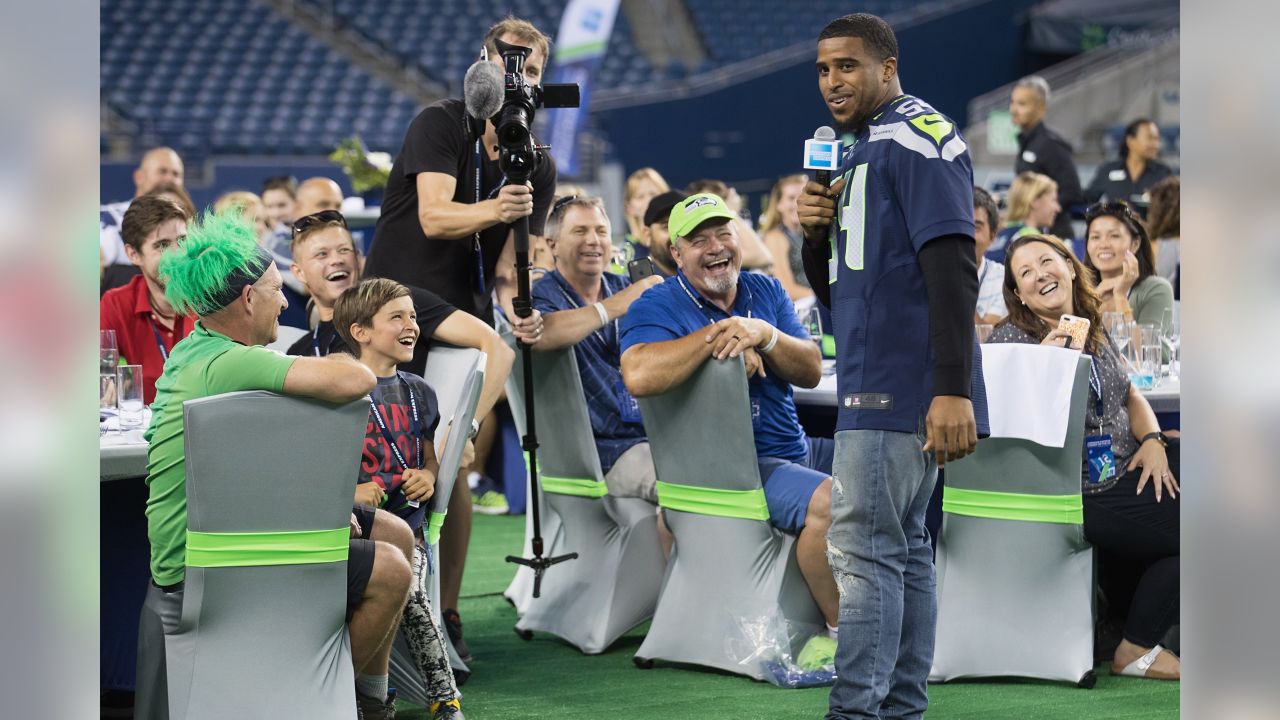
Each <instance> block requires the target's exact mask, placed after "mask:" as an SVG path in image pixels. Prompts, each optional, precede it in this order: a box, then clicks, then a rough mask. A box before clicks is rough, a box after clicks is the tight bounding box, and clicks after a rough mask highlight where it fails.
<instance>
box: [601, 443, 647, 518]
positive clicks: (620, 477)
mask: <svg viewBox="0 0 1280 720" xmlns="http://www.w3.org/2000/svg"><path fill="white" fill-rule="evenodd" d="M604 484H605V486H606V487H608V488H609V494H610V495H612V496H614V497H636V498H643V499H645V500H648V501H649V502H651V503H653V504H654V505H657V504H658V473H657V471H656V470H654V469H653V454H652V453H651V452H650V451H649V443H647V442H642V443H636V444H635V445H632V446H631V447H629V448H627V451H626V452H624V453H622V455H621V456H620V457H619V458H618V461H617V462H615V463H614V464H613V467H611V468H609V472H607V473H605V476H604Z"/></svg>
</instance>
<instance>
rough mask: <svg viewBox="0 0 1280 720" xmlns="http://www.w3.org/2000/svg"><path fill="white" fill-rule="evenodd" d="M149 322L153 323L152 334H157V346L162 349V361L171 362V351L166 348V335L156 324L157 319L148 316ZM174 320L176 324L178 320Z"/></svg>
mask: <svg viewBox="0 0 1280 720" xmlns="http://www.w3.org/2000/svg"><path fill="white" fill-rule="evenodd" d="M147 322H149V323H151V334H152V335H154V336H155V338H156V347H157V348H159V349H160V360H161V362H169V351H168V350H167V349H165V346H164V336H163V335H161V334H160V328H159V327H157V326H156V321H155V319H153V318H147ZM173 322H174V323H175V324H176V323H177V322H178V321H177V320H176V319H175V320H174V321H173Z"/></svg>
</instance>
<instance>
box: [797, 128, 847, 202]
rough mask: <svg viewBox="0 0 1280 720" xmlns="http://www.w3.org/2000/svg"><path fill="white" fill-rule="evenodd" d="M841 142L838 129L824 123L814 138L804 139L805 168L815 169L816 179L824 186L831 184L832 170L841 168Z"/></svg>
mask: <svg viewBox="0 0 1280 720" xmlns="http://www.w3.org/2000/svg"><path fill="white" fill-rule="evenodd" d="M840 145H841V143H840V141H839V140H836V131H835V130H832V129H831V128H830V127H828V126H826V125H823V126H822V127H820V128H818V129H817V130H815V131H814V132H813V139H812V140H805V141H804V169H805V170H813V171H814V180H816V181H817V182H819V183H821V184H822V186H823V187H828V186H830V185H831V171H832V170H838V169H839V168H840V150H841V147H840Z"/></svg>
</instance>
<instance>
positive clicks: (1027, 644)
mask: <svg viewBox="0 0 1280 720" xmlns="http://www.w3.org/2000/svg"><path fill="white" fill-rule="evenodd" d="M1090 362H1091V361H1090V359H1089V358H1088V357H1087V356H1083V355H1082V356H1081V357H1080V361H1079V364H1078V365H1077V368H1076V374H1075V384H1074V386H1073V387H1072V391H1071V416H1070V420H1069V424H1068V427H1067V437H1066V441H1065V443H1064V445H1063V447H1061V448H1052V447H1045V446H1043V445H1039V444H1037V443H1034V442H1031V441H1029V440H1022V439H1015V438H988V439H986V440H983V441H982V442H980V443H978V450H977V452H975V453H974V454H973V455H970V456H969V457H967V458H965V459H963V460H960V461H957V462H953V463H948V464H947V469H946V483H947V488H948V489H951V488H959V489H961V490H977V491H987V492H999V493H1018V494H1025V495H1037V496H1064V497H1065V496H1072V495H1074V496H1076V497H1077V498H1078V497H1079V495H1080V472H1081V450H1080V449H1081V448H1082V447H1083V446H1084V417H1085V409H1086V408H1085V406H1086V404H1087V402H1088V396H1089V364H1090ZM992 381H993V378H992V377H991V376H990V375H988V376H987V382H989V383H990V382H992ZM937 578H938V580H937V582H938V631H937V644H936V647H935V650H934V658H933V670H932V672H931V673H930V679H931V680H934V681H946V680H953V679H955V678H963V677H997V676H1017V677H1033V678H1043V679H1049V680H1066V681H1070V682H1082V681H1085V684H1087V680H1086V676H1088V675H1089V673H1090V672H1091V671H1092V669H1093V615H1094V612H1093V611H1094V605H1093V603H1094V595H1093V587H1094V578H1093V548H1092V547H1091V546H1090V545H1089V544H1088V543H1087V542H1086V541H1085V539H1084V528H1083V527H1082V526H1081V525H1079V524H1071V523H1063V522H1035V521H1028V520H1010V519H994V518H987V517H974V516H971V515H967V514H956V513H954V512H946V513H945V514H944V515H943V520H942V531H941V534H940V536H939V539H938V553H937Z"/></svg>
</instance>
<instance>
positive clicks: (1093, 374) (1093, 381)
mask: <svg viewBox="0 0 1280 720" xmlns="http://www.w3.org/2000/svg"><path fill="white" fill-rule="evenodd" d="M1089 387H1090V388H1092V389H1093V393H1094V394H1095V395H1097V396H1098V400H1097V401H1096V402H1095V403H1094V404H1093V414H1094V415H1097V416H1098V432H1102V422H1103V420H1102V414H1103V413H1104V412H1106V403H1105V402H1104V399H1105V397H1106V395H1105V394H1104V389H1103V385H1102V376H1101V375H1100V374H1099V373H1098V362H1097V360H1096V359H1095V360H1094V361H1093V362H1090V363H1089Z"/></svg>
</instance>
